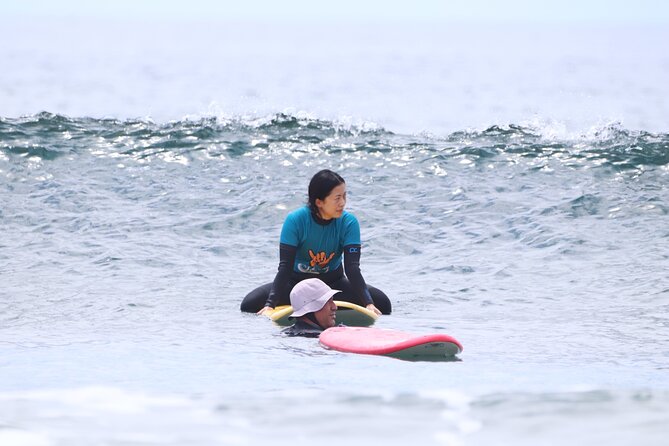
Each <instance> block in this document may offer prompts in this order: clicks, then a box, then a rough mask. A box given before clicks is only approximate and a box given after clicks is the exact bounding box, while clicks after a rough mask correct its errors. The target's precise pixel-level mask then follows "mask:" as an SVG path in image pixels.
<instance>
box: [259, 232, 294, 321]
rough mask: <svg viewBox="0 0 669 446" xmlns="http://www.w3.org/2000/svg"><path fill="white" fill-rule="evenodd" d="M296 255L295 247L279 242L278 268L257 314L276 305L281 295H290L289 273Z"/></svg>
mask: <svg viewBox="0 0 669 446" xmlns="http://www.w3.org/2000/svg"><path fill="white" fill-rule="evenodd" d="M296 255H297V247H295V246H291V245H287V244H285V243H281V244H279V269H278V270H277V272H276V276H275V277H274V283H273V284H272V290H271V291H270V292H269V297H268V298H267V302H265V307H264V308H262V309H261V310H260V311H259V312H258V314H264V313H265V312H267V311H268V310H267V309H268V308H270V309H272V308H274V307H276V304H277V303H278V302H279V300H280V299H279V298H280V297H281V296H289V295H290V275H291V273H292V271H293V265H294V264H295V256H296Z"/></svg>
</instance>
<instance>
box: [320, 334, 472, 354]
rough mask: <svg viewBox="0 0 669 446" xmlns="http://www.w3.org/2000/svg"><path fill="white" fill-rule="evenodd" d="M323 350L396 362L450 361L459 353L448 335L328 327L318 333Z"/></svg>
mask: <svg viewBox="0 0 669 446" xmlns="http://www.w3.org/2000/svg"><path fill="white" fill-rule="evenodd" d="M319 341H320V343H321V345H322V346H323V347H325V348H328V349H332V350H337V351H340V352H347V353H360V354H364V355H385V356H392V357H396V358H400V359H439V358H452V357H453V356H455V355H457V354H458V353H460V352H462V344H460V343H459V342H458V341H457V340H456V339H455V338H453V337H452V336H448V335H446V334H441V333H432V334H423V335H417V334H413V333H407V332H404V331H398V330H390V329H383V328H371V327H332V328H328V329H327V330H325V331H324V332H323V333H321V335H320V337H319Z"/></svg>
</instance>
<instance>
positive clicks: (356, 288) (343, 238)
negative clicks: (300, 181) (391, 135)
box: [241, 170, 392, 314]
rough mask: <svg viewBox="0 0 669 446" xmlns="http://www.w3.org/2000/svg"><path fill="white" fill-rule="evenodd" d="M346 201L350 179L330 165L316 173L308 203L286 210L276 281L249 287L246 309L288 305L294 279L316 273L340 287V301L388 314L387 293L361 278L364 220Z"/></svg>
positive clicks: (263, 310) (336, 287)
mask: <svg viewBox="0 0 669 446" xmlns="http://www.w3.org/2000/svg"><path fill="white" fill-rule="evenodd" d="M345 206H346V182H345V181H344V179H343V178H342V177H341V176H339V175H338V174H337V173H335V172H332V171H331V170H321V171H320V172H318V173H317V174H316V175H314V176H313V178H312V179H311V181H310V182H309V203H308V205H307V206H304V207H302V208H300V209H297V210H295V211H293V212H291V213H290V214H288V216H287V217H286V220H285V221H284V224H283V228H282V229H281V240H280V244H279V269H278V271H277V273H276V277H275V278H274V282H272V283H268V284H265V285H262V286H260V287H258V288H256V289H255V290H253V291H251V292H250V293H249V294H248V295H247V296H246V297H245V298H244V300H243V301H242V304H241V310H242V311H245V312H250V313H256V312H257V313H258V314H263V313H265V312H267V311H269V310H270V309H272V308H274V307H276V306H277V305H289V304H290V297H289V296H290V291H291V289H292V288H293V287H294V286H295V284H297V283H298V282H300V281H302V280H304V279H309V278H318V279H321V280H322V281H323V282H325V283H326V284H328V285H329V286H330V287H331V288H333V289H336V290H341V291H342V292H341V293H340V294H338V295H337V298H338V299H339V300H345V301H348V302H352V303H354V304H358V305H361V306H363V307H366V308H367V309H369V310H371V311H374V312H375V313H377V314H390V312H391V309H392V308H391V303H390V299H388V296H386V295H385V294H384V293H383V291H381V290H379V289H377V288H374V287H372V286H367V284H366V283H365V279H364V278H363V277H362V273H361V272H360V245H361V242H360V225H359V223H358V219H357V218H355V216H354V215H353V214H351V213H349V212H346V211H345V210H344V208H345ZM342 258H343V261H342Z"/></svg>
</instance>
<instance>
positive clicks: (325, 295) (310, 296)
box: [290, 279, 341, 317]
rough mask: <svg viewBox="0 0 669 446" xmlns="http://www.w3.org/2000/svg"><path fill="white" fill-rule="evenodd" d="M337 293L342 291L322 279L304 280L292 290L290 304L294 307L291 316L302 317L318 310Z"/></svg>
mask: <svg viewBox="0 0 669 446" xmlns="http://www.w3.org/2000/svg"><path fill="white" fill-rule="evenodd" d="M337 293H341V291H340V290H333V289H332V288H330V287H329V286H327V285H326V284H325V283H324V282H323V281H322V280H321V279H306V280H303V281H301V282H299V283H298V284H297V285H295V287H294V288H293V290H292V291H291V292H290V305H291V306H292V307H293V314H292V315H291V316H292V317H300V316H304V315H305V314H307V313H313V312H314V311H318V310H320V309H321V308H323V306H325V304H326V303H327V301H328V300H330V298H331V297H332V296H334V295H335V294H337Z"/></svg>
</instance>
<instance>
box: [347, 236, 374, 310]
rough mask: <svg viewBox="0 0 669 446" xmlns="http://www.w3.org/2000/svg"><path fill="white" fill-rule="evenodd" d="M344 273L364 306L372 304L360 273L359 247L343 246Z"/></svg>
mask: <svg viewBox="0 0 669 446" xmlns="http://www.w3.org/2000/svg"><path fill="white" fill-rule="evenodd" d="M344 271H345V272H346V277H347V278H348V281H349V282H351V287H352V288H353V292H354V293H355V295H356V296H359V297H360V299H361V300H362V302H363V303H364V304H365V306H367V305H369V304H371V303H374V301H373V300H372V296H371V295H370V294H369V290H368V289H367V284H366V283H365V279H364V278H363V277H362V272H360V245H359V244H358V245H346V246H344Z"/></svg>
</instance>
